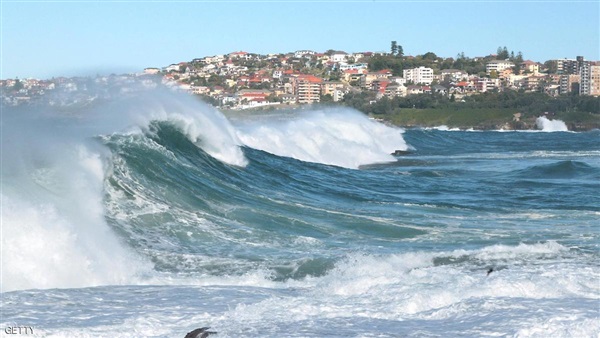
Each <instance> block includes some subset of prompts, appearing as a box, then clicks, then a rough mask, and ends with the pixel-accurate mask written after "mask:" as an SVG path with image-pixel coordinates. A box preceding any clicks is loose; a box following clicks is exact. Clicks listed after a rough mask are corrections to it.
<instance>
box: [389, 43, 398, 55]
mask: <svg viewBox="0 0 600 338" xmlns="http://www.w3.org/2000/svg"><path fill="white" fill-rule="evenodd" d="M390 52H391V53H390V54H392V55H396V54H398V43H397V42H396V41H392V47H391V51H390Z"/></svg>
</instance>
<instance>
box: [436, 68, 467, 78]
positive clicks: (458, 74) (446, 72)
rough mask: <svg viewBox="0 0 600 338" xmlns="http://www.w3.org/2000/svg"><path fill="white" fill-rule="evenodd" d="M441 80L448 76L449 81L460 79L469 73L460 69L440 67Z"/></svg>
mask: <svg viewBox="0 0 600 338" xmlns="http://www.w3.org/2000/svg"><path fill="white" fill-rule="evenodd" d="M441 77H442V81H444V80H445V79H446V78H449V79H450V81H460V80H464V79H466V78H468V77H469V74H468V73H467V72H465V71H464V70H460V69H442V71H441Z"/></svg>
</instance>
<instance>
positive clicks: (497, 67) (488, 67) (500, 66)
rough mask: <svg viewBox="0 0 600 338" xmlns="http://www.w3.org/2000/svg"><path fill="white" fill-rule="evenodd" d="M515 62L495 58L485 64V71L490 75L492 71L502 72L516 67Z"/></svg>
mask: <svg viewBox="0 0 600 338" xmlns="http://www.w3.org/2000/svg"><path fill="white" fill-rule="evenodd" d="M514 66H515V64H514V63H512V62H510V61H505V60H493V61H490V62H488V63H486V64H485V73H486V74H487V75H490V74H491V73H492V71H495V72H496V74H500V73H501V72H502V71H503V70H505V69H508V68H512V67H514Z"/></svg>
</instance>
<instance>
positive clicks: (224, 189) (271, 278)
mask: <svg viewBox="0 0 600 338" xmlns="http://www.w3.org/2000/svg"><path fill="white" fill-rule="evenodd" d="M24 113H27V114H24ZM30 117H31V118H30ZM230 121H231V122H230ZM3 123H4V129H3V135H2V147H3V148H2V150H3V162H2V187H3V190H2V200H1V203H2V222H3V237H2V267H3V273H2V295H3V305H5V306H4V313H5V317H4V319H3V320H4V321H5V322H3V323H2V325H8V324H7V323H18V324H22V325H27V324H29V325H35V326H36V328H37V330H38V331H37V333H39V334H41V335H45V336H52V335H66V336H73V337H85V336H86V335H93V334H96V335H100V336H111V337H129V336H131V335H132V333H131V332H132V331H131V330H134V332H135V335H136V336H183V335H185V333H186V332H189V331H191V330H192V329H194V328H195V327H198V325H200V326H211V327H213V329H215V331H218V332H219V334H220V335H223V336H225V337H229V336H231V337H235V336H242V335H247V334H248V333H249V332H252V334H255V335H259V336H265V337H281V336H288V337H305V336H375V335H377V336H383V337H393V336H398V335H400V336H443V335H446V336H459V335H462V334H464V332H470V333H472V334H473V335H476V336H477V335H498V336H507V335H508V336H532V335H533V336H535V335H539V336H594V335H596V334H597V333H598V332H600V326H599V324H598V322H599V321H598V319H599V318H600V314H599V313H598V309H597V304H598V303H597V302H598V294H599V293H600V289H599V288H598V280H599V279H600V276H599V275H598V273H597V262H598V259H600V257H599V254H598V252H599V250H598V249H599V246H598V243H600V235H599V234H598V231H597V221H598V217H599V215H600V207H599V206H600V199H599V196H598V190H599V188H600V184H599V183H598V182H600V147H599V145H598V142H597V141H598V138H599V136H600V134H599V133H598V132H597V131H596V132H589V133H497V132H476V133H475V132H461V131H444V130H406V131H401V130H399V129H395V128H391V127H388V126H384V125H381V124H378V123H376V122H374V121H372V120H369V119H367V118H365V117H364V116H362V115H360V114H359V113H358V112H356V111H353V110H344V109H335V110H330V109H322V110H321V109H317V110H314V111H303V112H296V113H288V112H285V113H275V114H268V115H250V116H245V115H236V116H229V117H225V116H223V115H222V114H221V113H219V112H218V111H215V110H214V109H212V108H210V107H207V106H205V105H204V104H202V103H200V102H197V101H194V100H191V99H189V98H186V97H179V96H171V95H167V94H160V93H155V94H153V95H151V96H143V97H141V98H137V99H123V100H120V101H115V102H111V103H110V104H108V105H107V106H105V105H99V106H94V107H89V108H88V109H87V110H86V111H80V112H79V111H78V112H76V113H75V114H74V113H73V112H70V113H69V114H68V115H65V114H64V112H56V111H54V112H53V111H50V110H47V109H42V110H40V111H27V112H23V111H8V112H6V113H5V115H4V120H3ZM57 131H59V132H57ZM307 136H311V137H314V142H313V141H311V137H307ZM331 144H334V145H335V146H334V147H331ZM397 149H399V150H402V149H411V152H410V153H409V154H408V155H405V156H396V157H394V156H391V155H389V153H390V152H391V151H393V150H397ZM357 168H358V169H357ZM489 269H493V270H492V272H491V273H490V274H489V275H488V274H487V271H489ZM32 297H34V298H35V300H36V303H35V306H33V305H32V303H31V299H32ZM124 304H125V305H124ZM540 309H542V311H540ZM51 313H52V314H54V316H59V317H60V318H64V320H63V321H61V322H60V323H58V322H57V321H56V320H55V318H54V317H53V316H52V315H50V314H51ZM98 313H102V314H103V316H98ZM24 318H25V319H24ZM27 318H36V319H35V321H36V322H35V323H27V322H25V321H26V319H27ZM82 318H83V320H82ZM524 318H525V319H524ZM440 320H442V321H444V323H451V324H448V325H442V326H440V325H439V322H440Z"/></svg>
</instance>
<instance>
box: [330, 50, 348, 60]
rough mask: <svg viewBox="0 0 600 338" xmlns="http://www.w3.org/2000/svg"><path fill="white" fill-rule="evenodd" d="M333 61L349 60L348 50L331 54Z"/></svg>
mask: <svg viewBox="0 0 600 338" xmlns="http://www.w3.org/2000/svg"><path fill="white" fill-rule="evenodd" d="M330 60H331V61H333V62H344V61H346V60H348V53H346V52H335V53H333V54H331V58H330Z"/></svg>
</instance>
